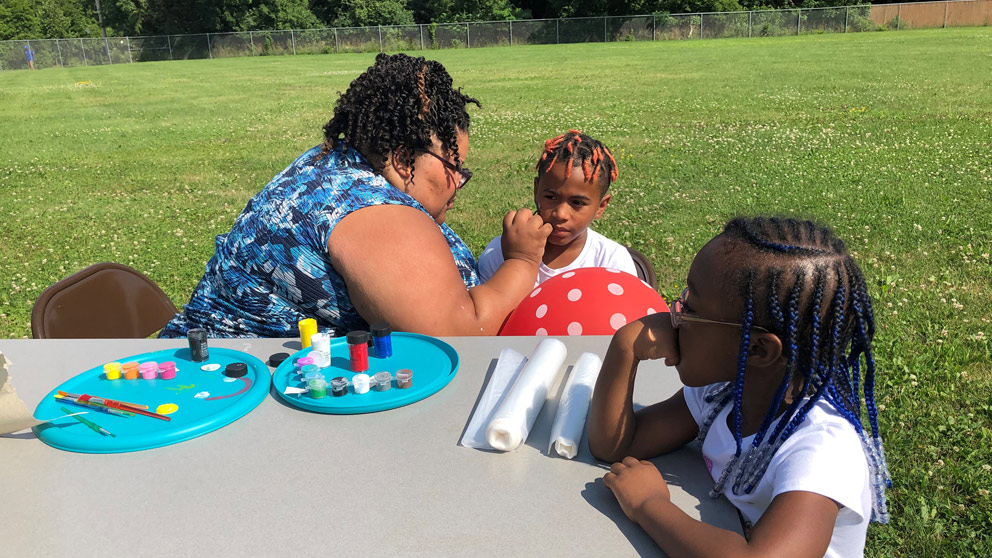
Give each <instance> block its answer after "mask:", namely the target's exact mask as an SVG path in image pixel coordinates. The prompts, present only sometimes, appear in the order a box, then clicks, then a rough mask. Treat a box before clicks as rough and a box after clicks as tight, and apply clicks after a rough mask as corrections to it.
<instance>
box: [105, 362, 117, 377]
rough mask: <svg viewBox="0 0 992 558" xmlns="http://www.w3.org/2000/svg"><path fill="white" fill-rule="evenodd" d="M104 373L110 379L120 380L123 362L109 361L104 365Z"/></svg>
mask: <svg viewBox="0 0 992 558" xmlns="http://www.w3.org/2000/svg"><path fill="white" fill-rule="evenodd" d="M103 374H104V376H106V378H107V379H108V380H119V379H121V363H119V362H108V363H107V364H104V365H103Z"/></svg>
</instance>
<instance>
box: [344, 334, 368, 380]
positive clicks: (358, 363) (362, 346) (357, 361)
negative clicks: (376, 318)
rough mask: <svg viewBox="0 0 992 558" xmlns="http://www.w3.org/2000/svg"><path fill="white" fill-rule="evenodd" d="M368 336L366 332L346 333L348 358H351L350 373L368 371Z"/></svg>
mask: <svg viewBox="0 0 992 558" xmlns="http://www.w3.org/2000/svg"><path fill="white" fill-rule="evenodd" d="M368 342H369V334H368V332H366V331H352V332H349V333H348V356H349V357H350V358H351V371H352V372H364V371H366V370H368V369H369V347H368Z"/></svg>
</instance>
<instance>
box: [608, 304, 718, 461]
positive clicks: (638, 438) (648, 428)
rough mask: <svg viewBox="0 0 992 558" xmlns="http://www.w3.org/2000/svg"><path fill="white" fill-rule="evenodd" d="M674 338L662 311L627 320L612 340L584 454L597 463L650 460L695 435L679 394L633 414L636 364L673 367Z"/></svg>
mask: <svg viewBox="0 0 992 558" xmlns="http://www.w3.org/2000/svg"><path fill="white" fill-rule="evenodd" d="M675 336H676V332H675V330H673V329H672V326H671V318H670V316H669V315H668V313H667V312H664V313H658V314H652V315H650V316H645V317H643V318H641V319H639V320H637V321H634V322H631V323H629V324H627V325H625V326H623V327H622V328H620V329H619V330H617V332H616V334H615V335H614V336H613V340H612V341H611V342H610V348H609V350H608V351H607V352H606V358H605V359H604V360H603V367H602V369H601V370H600V373H599V379H598V380H597V381H596V389H595V390H594V391H593V398H592V405H591V408H590V413H589V450H590V451H591V452H592V454H593V455H594V456H596V457H597V458H598V459H601V460H603V461H619V460H620V459H622V458H623V457H626V456H634V457H637V458H647V457H654V456H656V455H660V454H662V453H667V452H670V451H673V450H675V449H677V448H680V447H682V446H684V445H685V444H687V443H689V442H690V441H692V439H693V438H695V437H696V434H697V433H698V432H699V427H698V425H697V424H696V421H695V419H693V418H692V414H691V413H690V412H689V407H688V406H687V405H686V403H685V397H684V396H683V395H682V391H681V390H679V391H678V393H676V394H675V395H673V396H672V397H671V398H669V399H667V400H665V401H662V402H660V403H656V404H654V405H651V406H650V407H647V408H645V409H641V410H640V411H638V412H637V413H635V412H634V406H633V400H632V398H633V393H634V378H635V376H636V375H637V365H638V364H639V363H640V362H641V361H642V360H650V359H658V358H664V359H665V363H666V364H668V365H669V366H674V365H676V364H678V362H679V354H678V344H677V342H676V337H675Z"/></svg>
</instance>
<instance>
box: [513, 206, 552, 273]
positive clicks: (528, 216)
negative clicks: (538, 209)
mask: <svg viewBox="0 0 992 558" xmlns="http://www.w3.org/2000/svg"><path fill="white" fill-rule="evenodd" d="M553 230H554V227H553V226H551V224H549V223H545V222H544V219H542V218H541V216H540V215H536V214H534V213H532V212H531V210H529V209H518V210H516V211H510V212H508V213H507V214H506V216H505V217H503V239H502V241H501V246H502V248H503V260H504V261H505V260H510V259H517V260H524V261H526V262H530V263H532V264H534V265H540V263H541V259H542V258H543V257H544V246H545V244H547V241H548V235H550V234H551V231H553Z"/></svg>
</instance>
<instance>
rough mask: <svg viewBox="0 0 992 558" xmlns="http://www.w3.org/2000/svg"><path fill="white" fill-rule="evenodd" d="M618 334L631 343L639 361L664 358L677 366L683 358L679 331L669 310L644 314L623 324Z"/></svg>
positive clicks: (669, 364) (632, 350) (670, 364)
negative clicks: (680, 353) (680, 352)
mask: <svg viewBox="0 0 992 558" xmlns="http://www.w3.org/2000/svg"><path fill="white" fill-rule="evenodd" d="M621 332H622V333H621ZM617 334H618V336H619V335H622V336H624V338H625V339H626V340H627V342H629V343H630V348H631V352H632V353H633V356H634V358H635V359H636V360H638V361H642V360H655V359H659V358H663V359H665V364H666V365H668V366H675V365H677V364H678V363H679V361H680V360H681V359H680V355H679V344H678V332H677V330H675V329H673V328H672V319H671V317H670V316H669V314H668V312H659V313H657V314H651V315H650V316H644V317H643V318H641V319H639V320H637V321H634V322H631V323H629V324H627V325H625V326H623V327H622V328H620V330H619V331H617Z"/></svg>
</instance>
